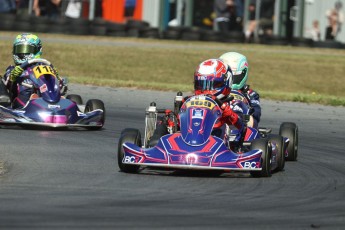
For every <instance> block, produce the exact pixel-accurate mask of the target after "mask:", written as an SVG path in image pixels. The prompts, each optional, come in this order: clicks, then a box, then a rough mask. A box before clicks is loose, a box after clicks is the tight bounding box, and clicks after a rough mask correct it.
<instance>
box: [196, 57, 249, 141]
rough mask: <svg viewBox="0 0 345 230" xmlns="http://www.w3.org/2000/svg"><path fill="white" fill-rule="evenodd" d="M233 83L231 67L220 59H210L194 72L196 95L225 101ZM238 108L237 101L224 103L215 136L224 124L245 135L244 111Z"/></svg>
mask: <svg viewBox="0 0 345 230" xmlns="http://www.w3.org/2000/svg"><path fill="white" fill-rule="evenodd" d="M232 82H233V76H232V71H231V69H230V67H229V66H228V65H227V64H226V63H224V62H223V61H221V60H220V59H208V60H206V61H203V62H202V63H200V65H199V66H198V67H197V68H196V70H195V72H194V94H195V95H211V96H212V97H213V98H214V99H218V100H220V101H225V100H226V99H227V98H228V97H229V95H230V92H231V85H232ZM236 108H239V107H238V106H236V101H230V102H224V103H223V104H222V106H221V109H222V110H223V113H222V117H221V118H220V119H218V121H217V123H216V124H215V127H214V134H215V135H217V136H219V133H217V131H218V130H219V131H220V129H219V128H221V127H222V126H223V125H224V124H228V125H230V126H231V125H233V126H235V127H236V128H237V129H238V130H239V131H240V132H242V133H244V131H245V127H246V126H245V124H244V122H243V120H242V111H241V110H240V109H239V110H237V109H236Z"/></svg>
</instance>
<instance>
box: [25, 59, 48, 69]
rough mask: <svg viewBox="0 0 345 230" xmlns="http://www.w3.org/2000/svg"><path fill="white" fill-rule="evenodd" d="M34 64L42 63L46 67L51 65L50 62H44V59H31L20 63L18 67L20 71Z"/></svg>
mask: <svg viewBox="0 0 345 230" xmlns="http://www.w3.org/2000/svg"><path fill="white" fill-rule="evenodd" d="M36 63H43V64H46V65H51V63H50V61H48V60H46V59H43V58H37V59H31V60H28V61H26V62H24V63H22V64H21V65H20V67H21V68H22V69H25V68H26V67H28V66H29V65H32V64H36Z"/></svg>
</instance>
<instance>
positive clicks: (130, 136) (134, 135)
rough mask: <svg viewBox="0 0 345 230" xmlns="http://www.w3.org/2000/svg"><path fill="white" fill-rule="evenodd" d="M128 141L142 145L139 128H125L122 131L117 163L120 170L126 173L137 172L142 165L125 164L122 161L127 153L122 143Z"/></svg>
mask: <svg viewBox="0 0 345 230" xmlns="http://www.w3.org/2000/svg"><path fill="white" fill-rule="evenodd" d="M126 142H127V143H128V142H129V143H132V144H135V145H137V146H139V147H141V134H140V131H139V130H138V129H132V128H127V129H124V130H123V131H122V132H121V136H120V139H119V143H118V146H117V164H118V165H119V168H120V170H121V171H122V172H125V173H137V172H138V171H139V169H140V165H130V164H124V163H123V162H122V161H123V158H124V155H125V153H124V150H123V147H122V145H123V144H124V143H126Z"/></svg>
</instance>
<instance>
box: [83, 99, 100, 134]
mask: <svg viewBox="0 0 345 230" xmlns="http://www.w3.org/2000/svg"><path fill="white" fill-rule="evenodd" d="M96 109H101V110H103V115H102V118H101V120H100V121H101V123H102V126H97V127H89V129H92V130H96V129H101V128H102V127H103V125H104V122H105V107H104V103H103V101H101V100H98V99H90V100H88V101H87V102H86V105H85V110H84V113H88V112H91V111H94V110H96Z"/></svg>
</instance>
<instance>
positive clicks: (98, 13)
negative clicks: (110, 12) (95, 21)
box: [95, 0, 103, 18]
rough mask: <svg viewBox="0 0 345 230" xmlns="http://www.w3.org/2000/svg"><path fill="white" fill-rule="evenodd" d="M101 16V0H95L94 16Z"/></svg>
mask: <svg viewBox="0 0 345 230" xmlns="http://www.w3.org/2000/svg"><path fill="white" fill-rule="evenodd" d="M102 16H103V0H96V9H95V17H96V18H101V17H102Z"/></svg>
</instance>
